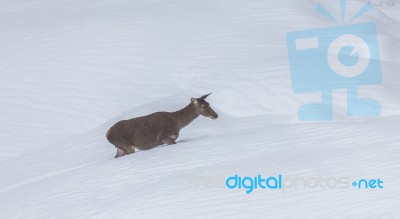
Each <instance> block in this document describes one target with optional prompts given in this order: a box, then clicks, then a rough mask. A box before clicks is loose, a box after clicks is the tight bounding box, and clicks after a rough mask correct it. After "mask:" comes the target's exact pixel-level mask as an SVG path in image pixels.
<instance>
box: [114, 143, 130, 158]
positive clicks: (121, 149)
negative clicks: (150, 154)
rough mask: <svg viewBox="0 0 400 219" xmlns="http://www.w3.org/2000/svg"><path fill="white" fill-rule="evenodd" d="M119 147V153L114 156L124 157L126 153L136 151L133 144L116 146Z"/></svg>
mask: <svg viewBox="0 0 400 219" xmlns="http://www.w3.org/2000/svg"><path fill="white" fill-rule="evenodd" d="M115 148H116V149H117V154H116V155H115V157H114V158H118V157H122V156H125V155H129V154H133V153H135V147H133V146H123V147H115Z"/></svg>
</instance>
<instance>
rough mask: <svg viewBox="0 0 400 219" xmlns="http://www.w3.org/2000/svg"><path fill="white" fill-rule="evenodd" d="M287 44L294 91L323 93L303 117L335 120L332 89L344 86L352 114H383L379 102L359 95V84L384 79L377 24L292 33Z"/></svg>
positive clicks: (311, 104) (348, 111) (288, 36)
mask: <svg viewBox="0 0 400 219" xmlns="http://www.w3.org/2000/svg"><path fill="white" fill-rule="evenodd" d="M287 47H288V54H289V63H290V72H291V79H292V88H293V91H294V92H295V93H310V92H322V100H321V102H320V103H310V104H306V105H304V106H302V107H301V108H300V109H299V119H300V120H303V121H324V120H332V90H333V89H343V88H346V89H347V114H348V115H349V116H378V115H380V112H381V107H380V104H379V102H377V101H375V100H373V99H367V98H358V97H357V89H358V87H359V86H362V85H374V84H379V83H381V82H382V73H381V66H380V61H379V48H378V39H377V32H376V27H375V24H374V23H362V24H353V25H346V26H338V27H329V28H320V29H313V30H306V31H298V32H290V33H288V34H287Z"/></svg>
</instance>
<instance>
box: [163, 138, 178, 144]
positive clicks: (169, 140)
mask: <svg viewBox="0 0 400 219" xmlns="http://www.w3.org/2000/svg"><path fill="white" fill-rule="evenodd" d="M162 143H164V144H168V145H171V144H176V142H175V139H173V138H171V137H168V138H164V139H163V140H162Z"/></svg>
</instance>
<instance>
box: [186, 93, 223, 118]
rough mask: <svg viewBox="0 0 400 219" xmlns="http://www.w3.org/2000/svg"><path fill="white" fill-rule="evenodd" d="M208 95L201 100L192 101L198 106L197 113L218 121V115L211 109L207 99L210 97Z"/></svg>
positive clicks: (193, 99) (194, 99)
mask: <svg viewBox="0 0 400 219" xmlns="http://www.w3.org/2000/svg"><path fill="white" fill-rule="evenodd" d="M210 94H211V93H209V94H206V95H204V96H201V97H199V98H192V99H190V101H191V102H192V103H193V104H194V105H195V106H196V113H197V114H198V115H202V116H204V117H208V118H211V119H217V118H218V114H217V113H216V112H215V111H214V110H213V109H212V108H211V107H210V104H209V103H208V102H207V101H206V98H207V97H208V96H209V95H210Z"/></svg>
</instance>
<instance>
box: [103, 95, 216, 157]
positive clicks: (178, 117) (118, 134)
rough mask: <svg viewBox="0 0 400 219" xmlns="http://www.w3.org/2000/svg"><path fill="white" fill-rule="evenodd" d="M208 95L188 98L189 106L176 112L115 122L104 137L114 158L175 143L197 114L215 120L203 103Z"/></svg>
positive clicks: (210, 109)
mask: <svg viewBox="0 0 400 219" xmlns="http://www.w3.org/2000/svg"><path fill="white" fill-rule="evenodd" d="M210 94H211V93H209V94H207V95H204V96H202V97H200V98H191V100H190V104H189V105H187V106H186V107H185V108H183V109H181V110H179V111H176V112H156V113H153V114H150V115H147V116H142V117H137V118H133V119H129V120H122V121H119V122H117V123H116V124H115V125H113V126H112V127H111V128H110V129H109V130H108V132H107V134H106V137H107V139H108V141H109V142H110V143H111V144H113V145H114V146H115V148H116V149H117V154H116V155H115V158H117V157H121V156H124V155H127V154H132V153H135V149H139V150H148V149H151V148H154V147H156V146H159V145H162V144H168V145H170V144H176V142H175V140H176V139H177V138H178V136H179V131H180V130H181V129H182V128H184V127H185V126H187V125H189V124H190V123H191V122H193V120H195V119H196V118H197V117H199V115H202V116H205V117H209V118H211V119H216V118H218V114H217V113H215V112H214V110H213V109H212V108H211V107H210V104H209V103H208V102H207V101H206V100H205V99H206V98H207V97H208V96H209V95H210Z"/></svg>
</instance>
